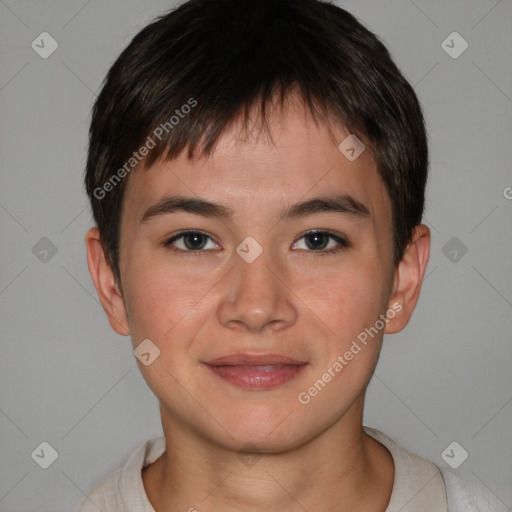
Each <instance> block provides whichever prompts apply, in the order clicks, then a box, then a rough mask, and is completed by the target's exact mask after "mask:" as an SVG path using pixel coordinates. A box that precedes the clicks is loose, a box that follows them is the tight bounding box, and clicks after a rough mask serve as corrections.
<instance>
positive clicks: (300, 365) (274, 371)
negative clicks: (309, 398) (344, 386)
mask: <svg viewBox="0 0 512 512" xmlns="http://www.w3.org/2000/svg"><path fill="white" fill-rule="evenodd" d="M204 364H205V365H206V367H207V368H208V369H210V370H211V371H212V372H213V373H214V374H215V375H217V376H218V377H220V378H221V379H223V380H225V381H228V382H229V383H231V384H233V385H234V386H237V387H241V388H244V389H252V390H268V389H272V388H276V387H278V386H280V385H281V384H284V383H285V382H288V381H290V380H291V379H293V378H295V377H296V376H298V375H299V374H300V373H301V372H302V371H303V370H304V368H305V367H306V366H307V365H308V363H307V362H305V361H297V360H295V359H292V358H290V357H287V356H283V355H280V354H261V355H250V354H232V355H229V356H224V357H219V358H216V359H212V360H210V361H208V362H205V363H204Z"/></svg>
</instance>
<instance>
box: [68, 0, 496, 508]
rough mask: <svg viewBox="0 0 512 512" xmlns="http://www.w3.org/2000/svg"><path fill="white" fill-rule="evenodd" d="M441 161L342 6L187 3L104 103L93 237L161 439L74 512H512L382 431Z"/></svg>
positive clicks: (92, 154) (410, 100)
mask: <svg viewBox="0 0 512 512" xmlns="http://www.w3.org/2000/svg"><path fill="white" fill-rule="evenodd" d="M427 168H428V150H427V140H426V133H425V128H424V121H423V116H422V112H421V108H420V106H419V103H418V100H417V98H416V96H415V94H414V91H413V89H412V88H411V87H410V85H409V84H408V83H407V81H406V80H405V79H404V78H403V77H402V75H401V74H400V72H399V70H398V69H397V68H396V66H395V65H394V63H393V61H392V60H391V58H390V55H389V53H388V52H387V50H386V49H385V47H384V46H383V45H382V44H381V43H380V42H379V40H378V39H377V38H376V36H375V35H373V34H372V33H371V32H369V31H368V30H367V29H365V28H364V27H363V26H362V25H361V24H360V23H359V22H358V21H357V20H356V19H355V18H354V17H352V16H351V15H350V14H348V13H347V12H346V11H344V10H342V9H340V8H338V7H336V6H334V5H330V4H328V3H325V2H322V1H317V0H273V1H262V0H190V1H188V2H186V3H184V4H183V5H181V6H180V7H179V8H177V9H176V10H174V11H172V12H170V13H169V14H167V15H165V16H162V17H161V18H159V19H157V20H156V21H155V22H153V23H151V24H150V25H149V26H147V27H146V28H144V29H143V30H142V31H141V32H140V33H139V34H138V35H136V36H135V38H134V39H133V41H132V42H131V43H130V45H129V46H128V47H127V48H126V49H125V50H124V51H123V53H122V54H121V55H120V57H119V58H118V59H117V61H116V62H115V63H114V65H113V66H112V68H111V69H110V71H109V73H108V76H107V78H106V81H105V84H104V86H103V89H102V91H101V93H100V95H99V97H98V99H97V101H96V104H95V106H94V112H93V119H92V123H91V131H90V147H89V155H88V162H87V170H86V176H85V183H86V189H87V193H88V195H89V198H90V200H91V204H92V209H93V213H94V218H95V221H96V224H97V227H95V228H92V229H91V230H89V232H88V233H87V236H86V245H87V252H88V265H89V270H90V272H91V276H92V279H93V281H94V284H95V287H96V289H97V292H98V295H99V297H100V300H101V303H102V305H103V307H104V309H105V311H106V313H107V315H108V319H109V321H110V324H111V326H112V328H113V329H114V330H115V331H116V332H117V333H119V334H121V335H130V336H131V338H132V343H133V348H134V354H135V356H136V357H137V362H138V364H139V368H140V370H141V372H142V374H143V376H144V379H145V380H146V382H147V384H148V386H149V387H150V388H151V390H152V391H153V392H154V394H155V395H156V396H157V398H158V400H159V402H160V411H161V417H162V426H163V432H164V437H160V438H153V439H150V440H148V441H147V442H146V443H144V444H143V445H141V446H140V447H139V448H138V449H137V450H136V451H135V452H134V453H133V455H132V456H131V457H130V459H129V460H128V462H127V463H126V465H125V466H124V467H123V468H120V469H119V470H117V471H116V472H114V473H112V474H110V475H108V476H107V477H105V478H103V479H102V480H101V481H100V482H99V483H98V484H97V485H96V486H95V487H94V488H93V489H92V490H91V491H90V493H89V494H88V496H86V497H85V498H84V499H83V501H82V503H81V505H80V507H79V509H78V511H79V512H86V511H90V510H94V511H97V510H101V511H102V512H114V511H121V510H126V511H130V512H151V511H153V512H154V511H156V512H167V511H179V510H183V511H187V510H188V511H195V510H197V511H199V512H212V511H222V512H230V511H239V510H246V511H258V512H259V511H261V510H266V511H277V510H280V511H282V510H286V511H304V510H309V511H315V512H324V511H325V512H327V511H340V512H341V511H346V512H348V511H352V512H354V511H365V512H384V511H387V512H395V511H399V510H401V511H408V512H426V511H429V512H444V511H447V510H449V511H454V510H465V511H466V510H467V511H482V512H483V511H486V512H489V511H491V510H493V511H495V510H501V509H500V508H499V507H500V506H501V504H499V503H498V502H497V501H496V500H495V501H492V498H491V497H490V495H489V493H488V492H487V491H485V489H484V488H483V487H482V486H481V485H480V486H479V484H478V485H477V483H476V482H475V481H469V480H462V479H460V478H459V477H458V476H457V475H456V474H455V473H454V472H451V471H446V470H444V469H443V470H440V469H439V468H437V467H436V466H435V465H434V464H432V463H431V462H429V461H427V460H426V459H423V458H421V457H419V456H417V455H414V454H412V453H410V452H408V451H406V450H405V449H403V448H401V447H400V446H399V445H397V444H395V443H394V442H393V441H392V440H391V439H390V438H388V437H387V436H386V435H384V434H383V433H382V432H379V431H377V430H375V429H372V428H369V427H363V426H362V417H363V407H364V398H365V391H366V388H367V386H368V383H369V381H370V379H371V377H372V374H373V371H374V369H375V366H376V364H377V361H378V358H379V353H380V349H381V344H382V338H383V335H384V333H388V334H392V333H395V332H398V331H400V330H402V329H403V328H404V327H405V326H406V324H407V323H408V321H409V319H410V317H411V315H412V312H413V310H414V307H415V305H416V302H417V300H418V296H419V293H420V288H421V283H422V279H423V276H424V272H425V268H426V266H427V262H428V256H429V247H430V234H429V230H428V228H427V227H426V226H424V225H422V224H421V218H422V213H423V207H424V190H425V183H426V178H427ZM199 242H201V243H199ZM320 242H322V243H320Z"/></svg>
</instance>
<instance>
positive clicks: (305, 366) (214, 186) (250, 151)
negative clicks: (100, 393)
mask: <svg viewBox="0 0 512 512" xmlns="http://www.w3.org/2000/svg"><path fill="white" fill-rule="evenodd" d="M271 126H272V137H273V142H272V141H269V140H268V138H266V137H265V136H264V135H256V134H255V135H251V134H249V135H246V136H244V137H241V136H240V132H239V130H238V129H237V127H233V129H232V130H230V131H229V132H226V133H225V134H224V135H223V137H222V139H221V141H220V143H219V145H218V146H217V148H216V150H215V152H214V153H213V155H212V156H211V157H210V158H207V159H194V160H192V161H190V160H188V159H187V158H186V157H185V156H180V157H179V158H176V159H174V160H171V161H159V162H157V163H156V164H155V165H154V166H152V167H151V168H150V169H141V170H137V171H136V172H134V173H133V174H132V175H131V177H130V183H129V186H128V187H127V189H126V192H125V197H124V207H123V212H122V222H121V244H120V254H121V257H120V273H121V281H122V286H123V293H124V300H123V301H118V303H117V304H118V306H117V307H115V308H113V307H112V306H111V304H110V305H105V303H104V306H106V309H107V313H109V317H110V320H111V324H112V325H113V326H114V327H115V328H116V330H117V331H118V332H120V333H121V334H127V333H128V332H129V333H130V334H131V336H132V342H133V348H134V349H135V348H137V347H138V346H139V344H140V343H141V342H143V340H150V344H148V345H147V347H149V348H148V350H145V351H146V352H148V351H149V352H150V354H157V353H158V350H159V351H160V353H159V355H158V357H156V359H154V361H153V362H151V364H149V365H148V366H146V365H144V364H142V363H141V362H138V364H139V368H140V370H141V372H142V374H143V377H144V379H145V380H146V382H147V384H148V385H149V387H150V388H151V389H152V391H153V392H154V394H155V395H156V397H157V398H158V399H159V401H160V404H161V412H162V415H163V417H162V420H163V421H164V422H168V423H172V424H174V425H176V426H178V425H179V426H180V427H183V428H186V429H189V430H190V431H193V432H195V433H196V434H198V435H200V436H202V437H203V438H204V439H208V440H210V441H212V442H215V443H217V444H220V445H223V446H226V447H230V448H232V449H238V448H239V447H240V446H242V445H243V444H244V443H246V442H249V441H250V442H252V443H255V444H256V445H257V446H259V447H260V448H261V449H268V450H277V449H278V448H281V449H282V448H284V447H287V448H292V447H294V446H297V445H299V444H300V443H304V442H306V441H307V440H308V439H312V438H313V437H315V436H317V435H318V434H319V433H320V432H322V431H324V430H325V429H326V428H327V427H329V426H331V425H334V424H336V423H337V422H338V421H339V420H340V419H341V418H342V417H343V416H344V415H345V414H347V412H348V411H350V410H351V408H352V407H354V404H355V403H356V401H357V400H359V398H360V396H361V393H362V392H363V391H364V389H365V388H366V385H367V384H368V382H369V380H370V378H371V375H372V372H373V370H374V368H375V365H376V363H377V360H378V356H379V351H380V347H381V340H382V335H383V333H384V331H385V329H388V330H389V329H390V326H393V325H395V324H396V322H398V320H397V318H395V319H394V320H391V321H390V322H389V323H388V324H387V325H386V327H383V324H384V322H383V321H382V318H383V315H385V314H386V311H388V310H389V309H390V308H391V309H394V310H395V312H396V316H397V317H398V316H399V315H400V314H399V313H398V312H397V307H393V303H395V304H397V303H398V302H399V301H398V302H397V297H398V292H397V290H398V289H399V281H398V272H396V271H395V268H394V266H393V262H392V252H393V247H392V225H391V204H390V200H389V197H388V194H387V191H386V189H385V187H384V184H383V182H382V181H381V179H380V177H379V176H378V173H377V170H376V167H375V163H374V161H373V159H372V156H371V154H370V151H369V150H365V151H363V153H362V154H361V155H360V156H359V157H358V158H356V159H355V160H354V161H350V160H349V159H347V158H346V156H345V155H344V154H343V153H342V152H340V150H339V149H338V144H339V143H340V142H341V141H343V140H344V139H345V138H346V137H347V136H348V135H349V134H348V132H346V131H344V130H342V129H341V128H333V132H334V133H335V135H336V139H337V140H335V141H333V140H332V138H331V136H330V135H329V132H328V130H327V128H326V127H324V126H321V125H316V124H315V123H314V121H313V119H312V118H311V117H310V115H309V114H308V113H306V111H305V110H304V108H303V107H302V106H300V105H299V104H296V105H294V106H293V105H291V104H290V105H289V108H287V109H286V110H285V111H284V112H280V113H277V112H276V113H274V114H273V118H272V124H271ZM171 196H173V197H174V199H179V198H181V199H185V198H188V199H193V200H194V201H196V203H195V204H193V203H187V204H188V206H187V207H185V208H184V209H183V208H180V206H179V205H177V204H176V202H174V203H173V202H172V201H169V198H170V197H171ZM317 198H323V199H325V200H326V201H325V202H323V203H319V202H311V201H313V200H314V199H317ZM166 201H167V202H166ZM201 201H207V202H208V203H214V205H205V204H202V205H201V203H200V202H201ZM301 203H307V204H306V205H305V206H303V207H302V208H300V207H297V205H298V204H301ZM182 204H183V203H182ZM308 205H309V207H308ZM322 205H323V206H322ZM285 214H287V215H285ZM102 302H103V301H102ZM121 303H122V306H121V305H119V304H121ZM404 314H405V315H407V312H406V311H405V310H403V311H402V315H404ZM379 315H381V316H379ZM394 316H395V315H394ZM114 317H115V318H114ZM379 319H380V321H379ZM405 323H406V321H405ZM402 324H403V325H405V324H404V323H403V321H402ZM372 329H373V330H372ZM365 330H366V331H365ZM376 331H378V333H377V334H375V333H376ZM364 332H366V343H363V342H362V339H363V338H365V336H364V334H362V333H364ZM368 332H371V333H373V334H372V335H371V336H370V335H368ZM354 342H355V343H356V345H357V346H358V347H359V351H357V349H356V348H355V345H354ZM145 343H146V344H147V343H148V342H145ZM349 353H351V354H352V357H350V354H349ZM269 354H272V355H273V356H272V357H270V356H269ZM234 355H237V357H235V356H234ZM229 356H233V357H231V358H229ZM250 356H261V359H250ZM152 357H153V356H152V355H151V356H150V358H152ZM221 357H228V360H227V361H226V360H224V361H220V362H219V361H217V362H215V361H214V360H215V359H218V358H221ZM340 358H341V359H340ZM341 361H343V363H342V362H341ZM336 362H338V364H336ZM299 363H300V364H299ZM318 381H321V384H319V383H318ZM315 383H316V387H315Z"/></svg>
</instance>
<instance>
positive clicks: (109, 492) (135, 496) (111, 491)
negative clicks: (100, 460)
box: [75, 436, 165, 512]
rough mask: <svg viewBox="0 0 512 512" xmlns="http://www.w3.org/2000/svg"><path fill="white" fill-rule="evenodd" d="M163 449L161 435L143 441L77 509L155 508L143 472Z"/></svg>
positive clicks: (132, 511)
mask: <svg viewBox="0 0 512 512" xmlns="http://www.w3.org/2000/svg"><path fill="white" fill-rule="evenodd" d="M164 451H165V438H164V437H161V436H159V437H153V438H151V439H148V440H146V441H145V442H143V443H142V444H140V445H139V446H138V447H137V449H136V450H135V451H134V452H133V453H132V454H131V455H130V457H129V458H128V460H127V461H126V463H125V464H124V466H123V467H120V468H119V469H116V470H115V471H113V472H112V473H110V474H108V475H107V476H105V477H103V478H102V479H101V480H100V481H99V482H98V483H96V485H95V486H94V487H92V489H91V490H90V491H89V492H88V493H87V495H86V496H84V497H83V499H82V501H81V502H80V505H79V506H78V509H77V510H76V511H75V512H98V510H101V512H124V511H126V510H130V512H139V511H144V512H148V511H153V509H152V507H151V504H150V502H149V500H148V498H147V495H146V492H145V489H144V484H143V482H142V475H141V471H142V469H143V468H144V467H145V466H147V465H148V464H151V463H153V462H154V461H155V460H156V459H157V458H158V457H160V455H161V454H162V453H163V452H164ZM153 512H154V511H153Z"/></svg>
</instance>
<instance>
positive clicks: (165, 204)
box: [140, 194, 371, 224]
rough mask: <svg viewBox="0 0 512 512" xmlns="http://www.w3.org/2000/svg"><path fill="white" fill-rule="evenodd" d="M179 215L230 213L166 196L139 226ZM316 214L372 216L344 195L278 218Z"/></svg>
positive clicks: (204, 202) (217, 206) (230, 213)
mask: <svg viewBox="0 0 512 512" xmlns="http://www.w3.org/2000/svg"><path fill="white" fill-rule="evenodd" d="M178 212H187V213H194V214H196V215H201V216H203V217H219V218H221V219H228V220H229V219H231V218H232V217H233V210H232V209H231V208H229V207H227V206H225V205H222V204H219V203H213V202H211V201H207V200H206V199H198V198H195V197H185V196H177V195H175V196H167V197H164V198H163V199H162V200H160V201H159V202H158V203H156V204H154V205H153V206H151V207H150V208H148V209H147V210H146V211H145V212H144V215H143V216H142V219H141V221H140V222H141V224H142V223H145V222H148V221H149V220H150V219H152V218H155V217H158V216H160V215H168V214H172V213H178ZM315 213H342V214H347V215H352V216H355V217H359V218H368V217H371V214H370V210H369V209H368V208H367V207H366V206H365V205H364V204H363V203H361V202H360V201H358V200H357V199H355V198H354V197H352V196H350V195H347V194H343V195H335V196H324V197H315V198H313V199H308V200H306V201H302V202H300V203H296V204H294V205H292V206H290V207H288V208H287V209H286V210H285V211H283V212H282V213H281V215H280V220H282V221H285V220H290V219H293V218H298V217H306V216H307V215H312V214H315Z"/></svg>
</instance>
